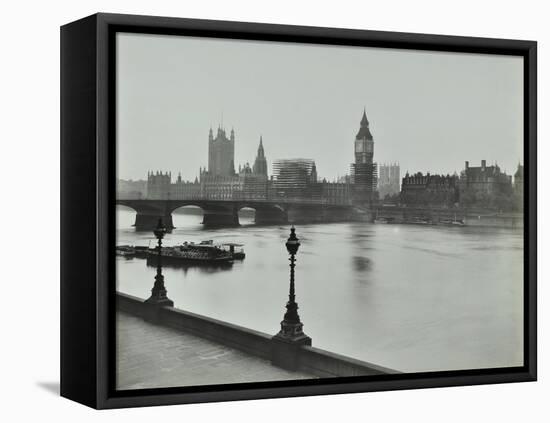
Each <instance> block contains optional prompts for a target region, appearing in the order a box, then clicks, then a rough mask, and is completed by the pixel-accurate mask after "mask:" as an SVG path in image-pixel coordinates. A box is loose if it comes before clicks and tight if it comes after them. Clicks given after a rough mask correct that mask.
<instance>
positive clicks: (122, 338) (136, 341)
mask: <svg viewBox="0 0 550 423" xmlns="http://www.w3.org/2000/svg"><path fill="white" fill-rule="evenodd" d="M116 331H117V332H116V334H117V345H116V354H117V356H116V365H117V381H116V386H117V389H143V388H164V387H175V386H193V385H210V384H224V383H242V382H262V381H273V380H292V379H312V378H315V376H312V375H308V374H305V373H299V372H291V371H287V370H284V369H281V368H279V367H276V366H273V365H272V364H271V363H270V362H269V361H268V360H264V359H262V358H258V357H255V356H252V355H249V354H247V353H244V352H242V351H239V350H236V349H233V348H228V347H226V346H223V345H219V344H216V343H214V342H211V341H208V340H206V339H203V338H199V337H197V336H194V335H190V334H187V333H185V332H181V331H177V330H175V329H171V328H166V327H164V326H158V325H155V324H153V323H150V322H146V321H145V320H143V319H140V318H138V317H134V316H132V315H130V314H126V313H123V312H120V311H118V312H117V327H116Z"/></svg>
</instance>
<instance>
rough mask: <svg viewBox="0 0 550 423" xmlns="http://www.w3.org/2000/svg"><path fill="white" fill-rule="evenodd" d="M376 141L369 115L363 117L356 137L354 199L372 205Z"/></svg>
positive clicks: (353, 167) (364, 114)
mask: <svg viewBox="0 0 550 423" xmlns="http://www.w3.org/2000/svg"><path fill="white" fill-rule="evenodd" d="M373 157H374V139H373V138H372V134H371V133H370V129H369V120H368V119H367V113H366V111H365V110H363V117H362V118H361V123H360V127H359V132H357V135H356V136H355V163H354V164H353V165H352V169H353V183H354V199H355V201H356V202H358V203H370V201H371V200H372V194H373V189H374V186H375V183H376V181H374V163H373Z"/></svg>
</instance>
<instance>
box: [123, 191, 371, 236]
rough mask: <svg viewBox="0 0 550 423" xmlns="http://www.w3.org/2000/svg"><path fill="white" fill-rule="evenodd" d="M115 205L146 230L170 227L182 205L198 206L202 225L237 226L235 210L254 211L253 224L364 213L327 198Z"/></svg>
mask: <svg viewBox="0 0 550 423" xmlns="http://www.w3.org/2000/svg"><path fill="white" fill-rule="evenodd" d="M116 204H117V205H121V206H126V207H129V208H131V209H133V210H134V211H135V212H136V221H135V224H134V226H135V227H136V229H139V230H149V229H152V228H154V227H155V226H156V225H157V222H158V219H159V218H160V219H162V221H163V222H164V224H165V226H166V227H167V228H174V225H173V221H172V213H173V212H174V211H175V210H177V209H179V208H181V207H186V206H194V207H199V208H201V209H202V211H203V222H202V223H203V224H204V225H206V226H238V225H239V210H241V209H244V208H250V209H254V210H255V222H256V223H257V224H284V223H288V222H292V223H298V222H310V223H316V222H319V223H320V222H338V221H349V220H355V219H356V218H357V217H358V216H361V215H362V214H365V213H368V211H367V210H366V209H364V208H361V207H357V206H354V205H353V204H351V202H343V203H342V202H340V203H337V202H331V201H329V200H327V199H308V198H279V199H272V200H266V199H258V198H239V199H215V198H208V197H200V196H196V197H194V198H188V199H174V200H172V199H129V198H127V199H125V198H117V199H116Z"/></svg>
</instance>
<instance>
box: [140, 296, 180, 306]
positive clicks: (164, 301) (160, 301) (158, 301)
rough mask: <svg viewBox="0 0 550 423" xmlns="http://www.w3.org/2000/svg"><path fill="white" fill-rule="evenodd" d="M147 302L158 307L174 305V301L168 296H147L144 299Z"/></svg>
mask: <svg viewBox="0 0 550 423" xmlns="http://www.w3.org/2000/svg"><path fill="white" fill-rule="evenodd" d="M145 302H146V303H147V304H151V305H156V306H160V307H174V301H172V300H171V299H170V298H157V297H149V298H148V299H146V300H145Z"/></svg>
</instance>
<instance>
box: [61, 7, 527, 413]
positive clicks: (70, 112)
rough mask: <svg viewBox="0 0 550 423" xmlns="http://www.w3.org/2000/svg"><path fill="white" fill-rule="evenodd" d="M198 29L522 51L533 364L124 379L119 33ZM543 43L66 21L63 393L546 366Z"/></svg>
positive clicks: (462, 377)
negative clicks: (148, 382) (540, 110)
mask: <svg viewBox="0 0 550 423" xmlns="http://www.w3.org/2000/svg"><path fill="white" fill-rule="evenodd" d="M119 31H124V32H139V33H150V34H173V35H195V36H204V37H215V38H229V39H246V40H268V41H279V42H291V43H292V42H300V43H313V44H330V45H345V46H369V47H386V48H399V49H416V50H432V51H446V52H464V53H487V54H501V55H516V56H521V57H523V58H524V160H525V169H526V172H525V185H526V189H525V196H524V211H525V214H524V216H525V225H524V236H525V238H524V239H525V247H524V313H525V315H524V360H525V362H524V366H522V367H513V368H498V369H476V370H460V371H437V372H428V373H407V374H394V375H379V376H369V377H363V376H357V377H342V378H330V379H316V380H306V381H288V382H286V381H285V382H258V383H243V384H231V385H209V386H202V387H182V388H161V389H144V390H135V391H116V390H114V389H113V386H114V385H113V375H114V353H113V348H114V325H113V319H114V289H115V288H114V282H113V280H114V265H115V264H114V256H115V255H114V246H115V242H114V236H115V234H114V232H115V231H114V222H115V220H114V219H115V216H114V214H115V213H114V210H115V207H114V204H115V180H116V178H115V160H114V159H115V142H114V134H115V126H114V124H115V119H114V104H115V98H114V95H115V90H114V84H115V79H114V75H115V74H114V64H115V49H114V36H115V34H116V33H117V32H119ZM536 119H537V44H536V42H534V41H518V40H504V39H488V38H473V37H457V36H442V35H426V34H409V33H397V32H380V31H366V30H349V29H335V28H317V27H304V26H287V25H272V24H258V23H242V22H224V21H211V20H196V19H179V18H165V17H152V16H133V15H118V14H103V13H99V14H95V15H92V16H89V17H86V18H83V19H81V20H78V21H75V22H72V23H69V24H67V25H65V26H63V27H62V28H61V175H60V176H61V395H62V396H64V397H66V398H70V399H72V400H74V401H77V402H80V403H82V404H85V405H88V406H90V407H94V408H98V409H104V408H119V407H134V406H150V405H162V404H180V403H197V402H210V401H229V400H242V399H257V398H274V397H290V396H303V395H320V394H333V393H346V392H367V391H380V390H398V389H414V388H429V387H442V386H456V385H475V384H489V383H504V382H523V381H534V380H536V377H537V341H536V338H537V322H536V316H537V311H536V306H537V303H536V295H537V294H536V292H537V282H536V281H537V273H536V272H537V268H536V250H537V232H536V230H537V197H536V184H537V182H536V175H537V160H536V150H537V147H536V139H537V120H536Z"/></svg>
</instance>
